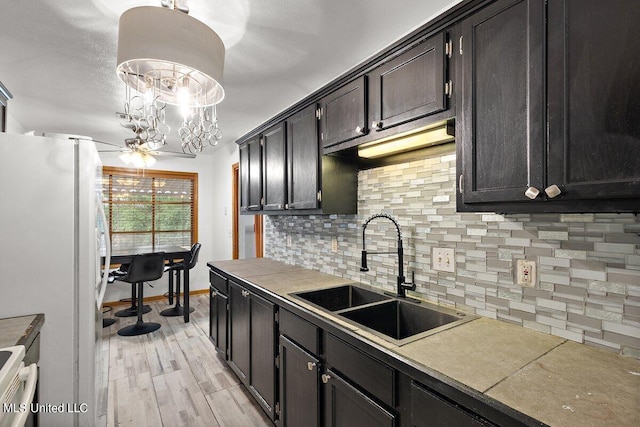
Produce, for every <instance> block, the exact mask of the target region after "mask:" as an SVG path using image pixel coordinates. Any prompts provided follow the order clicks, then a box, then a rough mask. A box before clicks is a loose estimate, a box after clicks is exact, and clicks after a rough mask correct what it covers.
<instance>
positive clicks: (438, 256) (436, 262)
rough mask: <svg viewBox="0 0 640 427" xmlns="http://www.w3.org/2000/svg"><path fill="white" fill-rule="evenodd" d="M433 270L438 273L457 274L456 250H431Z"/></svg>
mask: <svg viewBox="0 0 640 427" xmlns="http://www.w3.org/2000/svg"><path fill="white" fill-rule="evenodd" d="M431 268H432V269H433V270H436V271H446V272H447V273H455V271H456V260H455V252H454V250H453V249H451V248H433V249H431Z"/></svg>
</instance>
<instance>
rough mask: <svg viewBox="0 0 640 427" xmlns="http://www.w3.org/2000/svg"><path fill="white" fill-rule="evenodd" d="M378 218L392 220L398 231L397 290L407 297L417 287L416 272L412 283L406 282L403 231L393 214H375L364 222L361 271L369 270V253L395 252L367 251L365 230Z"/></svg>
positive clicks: (398, 294) (399, 294)
mask: <svg viewBox="0 0 640 427" xmlns="http://www.w3.org/2000/svg"><path fill="white" fill-rule="evenodd" d="M376 218H386V219H388V220H389V221H391V222H392V223H393V225H395V226H396V231H397V232H398V283H397V286H398V290H397V296H398V297H401V298H406V297H407V290H410V291H414V290H415V289H416V284H415V283H414V282H415V275H414V273H415V272H412V273H411V283H406V282H405V277H404V267H403V264H404V261H403V257H402V255H403V249H402V233H401V232H400V225H398V222H397V221H396V220H395V219H394V218H393V217H392V216H391V215H387V214H375V215H372V216H371V217H370V218H369V219H367V220H366V221H365V222H364V225H363V226H362V264H361V266H360V271H369V267H367V254H368V253H369V254H392V253H394V252H367V250H366V248H365V238H364V234H365V231H366V230H367V225H369V223H370V222H371V221H372V220H374V219H376Z"/></svg>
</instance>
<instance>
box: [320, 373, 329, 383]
mask: <svg viewBox="0 0 640 427" xmlns="http://www.w3.org/2000/svg"><path fill="white" fill-rule="evenodd" d="M321 378H322V382H323V383H324V384H326V383H328V382H329V380H330V379H331V375H328V374H322V377H321Z"/></svg>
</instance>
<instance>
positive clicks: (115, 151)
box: [98, 147, 131, 153]
mask: <svg viewBox="0 0 640 427" xmlns="http://www.w3.org/2000/svg"><path fill="white" fill-rule="evenodd" d="M125 151H131V150H129V149H128V148H125V147H121V148H119V149H116V150H98V153H124V152H125Z"/></svg>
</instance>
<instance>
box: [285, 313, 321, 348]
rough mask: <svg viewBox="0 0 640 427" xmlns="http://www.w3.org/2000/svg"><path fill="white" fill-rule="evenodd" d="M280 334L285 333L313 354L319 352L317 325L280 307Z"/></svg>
mask: <svg viewBox="0 0 640 427" xmlns="http://www.w3.org/2000/svg"><path fill="white" fill-rule="evenodd" d="M280 334H281V335H286V336H287V337H289V338H290V339H291V340H292V341H294V342H296V343H297V344H298V345H300V346H301V347H303V348H304V349H305V350H307V351H309V352H311V353H313V354H319V353H320V348H319V347H320V346H319V343H320V330H319V329H318V327H317V326H315V325H313V324H312V323H309V322H307V321H306V320H304V319H303V318H301V317H299V316H296V315H295V314H293V313H291V312H290V311H287V310H284V309H282V308H281V309H280Z"/></svg>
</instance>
